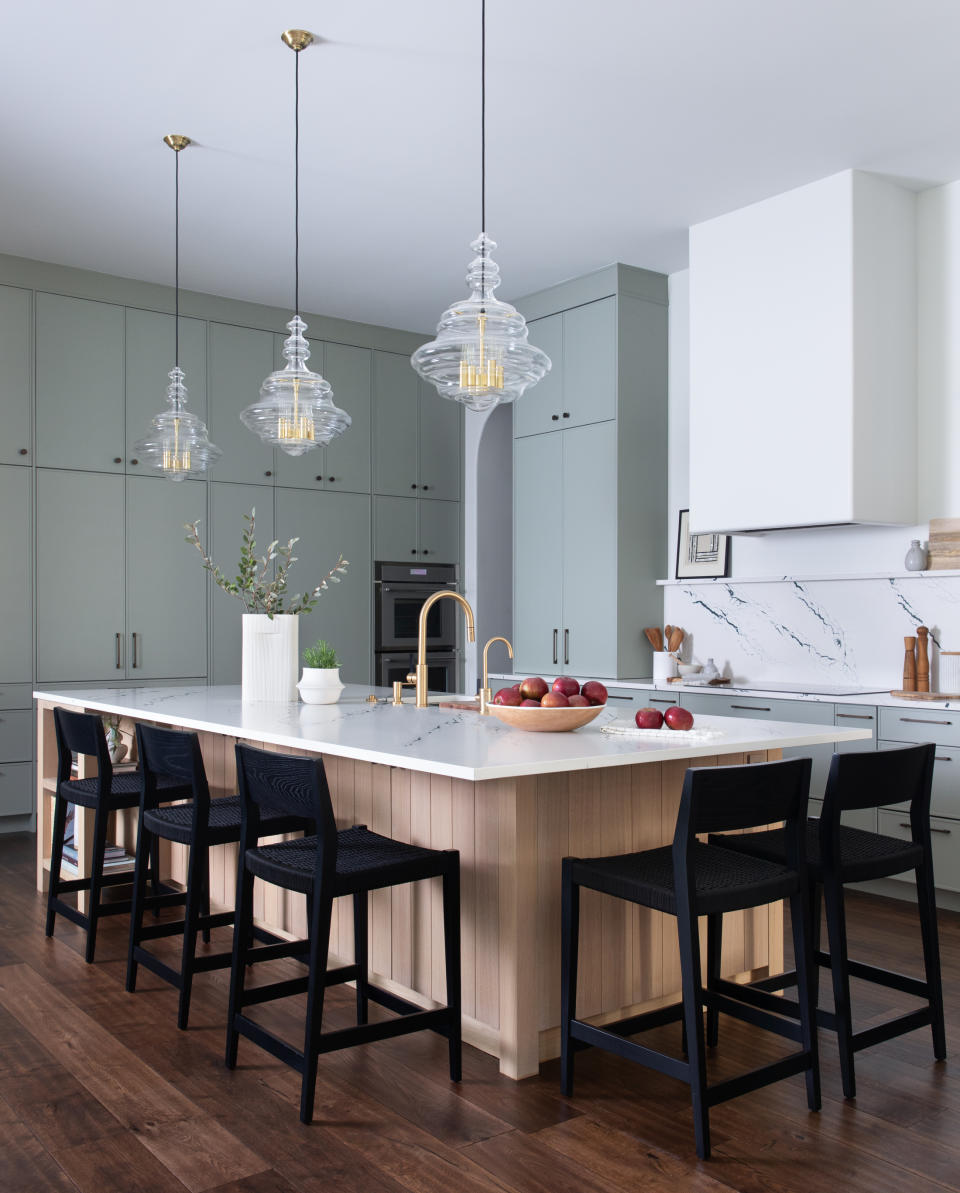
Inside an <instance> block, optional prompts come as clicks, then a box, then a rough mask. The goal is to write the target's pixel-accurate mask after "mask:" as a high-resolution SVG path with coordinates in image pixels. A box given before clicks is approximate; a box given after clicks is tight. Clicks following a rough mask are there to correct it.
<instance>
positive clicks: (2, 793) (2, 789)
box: [0, 762, 33, 816]
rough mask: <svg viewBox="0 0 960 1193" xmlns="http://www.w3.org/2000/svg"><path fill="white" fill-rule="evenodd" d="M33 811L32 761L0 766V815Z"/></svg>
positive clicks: (22, 813)
mask: <svg viewBox="0 0 960 1193" xmlns="http://www.w3.org/2000/svg"><path fill="white" fill-rule="evenodd" d="M32 811H33V763H32V762H14V763H11V764H10V765H4V766H0V816H25V815H27V814H28V813H30V812H32Z"/></svg>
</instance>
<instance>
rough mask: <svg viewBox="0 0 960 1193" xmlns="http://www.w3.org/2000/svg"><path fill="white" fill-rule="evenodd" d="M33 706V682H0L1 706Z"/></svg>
mask: <svg viewBox="0 0 960 1193" xmlns="http://www.w3.org/2000/svg"><path fill="white" fill-rule="evenodd" d="M32 706H33V684H30V683H5V684H0V708H31V707H32Z"/></svg>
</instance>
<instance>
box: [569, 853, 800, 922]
mask: <svg viewBox="0 0 960 1193" xmlns="http://www.w3.org/2000/svg"><path fill="white" fill-rule="evenodd" d="M784 856H786V849H784ZM689 864H690V869H691V871H692V874H693V882H694V887H695V889H696V893H697V895H696V897H697V908H698V910H699V912H700V914H701V915H709V914H710V913H711V912H715V911H735V910H737V909H738V908H742V907H755V906H756V905H757V904H758V903H773V902H775V901H777V900H778V899H784V898H787V897H788V896H789V895H790V894H792V893H793V891H795V890H796V886H797V876H796V872H795V871H792V870H789V869H787V865H786V862H785V861H782V862H780V863H779V864H778V863H777V862H775V861H767V860H765V859H763V858H759V857H750V856H748V855H747V854H746V853H737V852H735V851H734V850H732V849H724V848H722V847H720V846H717V845H703V844H701V843H700V842H697V843H696V844H694V846H693V849H692V850H691V854H690V862H689ZM572 874H573V881H574V882H578V883H580V885H581V886H587V887H589V888H590V889H591V890H594V891H602V892H603V893H604V894H607V895H614V896H615V897H616V898H618V899H629V900H630V902H632V903H640V904H642V905H643V906H644V907H653V908H655V909H656V910H657V911H663V912H666V914H667V915H676V914H677V898H676V892H675V889H674V872H673V847H672V846H670V845H663V846H661V847H660V848H659V849H645V850H644V851H643V852H642V853H623V854H619V855H615V856H613V857H594V858H581V859H579V860H577V861H575V862H574V863H573V865H572Z"/></svg>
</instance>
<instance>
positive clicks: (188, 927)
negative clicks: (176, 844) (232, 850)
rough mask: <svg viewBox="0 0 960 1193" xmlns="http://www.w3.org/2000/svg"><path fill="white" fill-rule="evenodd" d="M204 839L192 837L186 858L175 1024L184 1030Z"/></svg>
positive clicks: (197, 914) (204, 858)
mask: <svg viewBox="0 0 960 1193" xmlns="http://www.w3.org/2000/svg"><path fill="white" fill-rule="evenodd" d="M206 856H207V846H206V842H201V841H191V843H190V855H189V857H188V859H187V905H186V909H185V913H184V917H183V921H184V922H183V948H182V950H181V953H180V1006H179V1009H178V1012H177V1027H179V1028H180V1030H181V1031H186V1030H187V1021H188V1019H189V1018H190V995H191V994H192V992H193V960H194V957H196V955H197V931H198V926H199V919H200V908H201V906H202V904H203V883H204V872H205V870H206V865H205V862H206Z"/></svg>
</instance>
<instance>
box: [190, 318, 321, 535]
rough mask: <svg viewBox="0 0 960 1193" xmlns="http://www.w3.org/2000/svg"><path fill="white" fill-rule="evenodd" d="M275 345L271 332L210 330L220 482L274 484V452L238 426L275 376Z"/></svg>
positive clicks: (215, 326)
mask: <svg viewBox="0 0 960 1193" xmlns="http://www.w3.org/2000/svg"><path fill="white" fill-rule="evenodd" d="M273 341H274V336H273V333H272V332H269V331H255V330H253V329H252V328H249V327H234V326H232V325H231V324H228V323H211V324H210V383H209V394H210V401H209V405H210V418H209V423H208V426H209V429H210V438H211V439H212V440H213V442H214V443H215V444H216V445H217V447H219V448H220V450H221V451H222V452H223V456H222V458H221V459H220V461H219V463H218V464H217V467H216V479H217V480H226V481H247V482H249V483H251V484H261V485H263V484H270V485H272V484H273V473H274V458H273V448H272V447H270V446H269V445H268V444H266V443H264V442H263V441H262V440H261V439H259V438H258V437H257V436H256V435H254V433H253V432H252V431H248V430H247V428H246V427H245V426H244V425H243V423H242V422H241V421H240V412H241V411H242V410H245V409H246V408H247V406H249V405H250V404H251V403H252V402H254V401H255V400H256V398H257V395H258V394H259V392H260V386H261V385H262V384H263V380H264V378H265V377H267V376H269V374H270V373H272V372H273V369H274V355H273ZM314 454H316V453H314ZM267 541H268V542H269V540H267Z"/></svg>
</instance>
